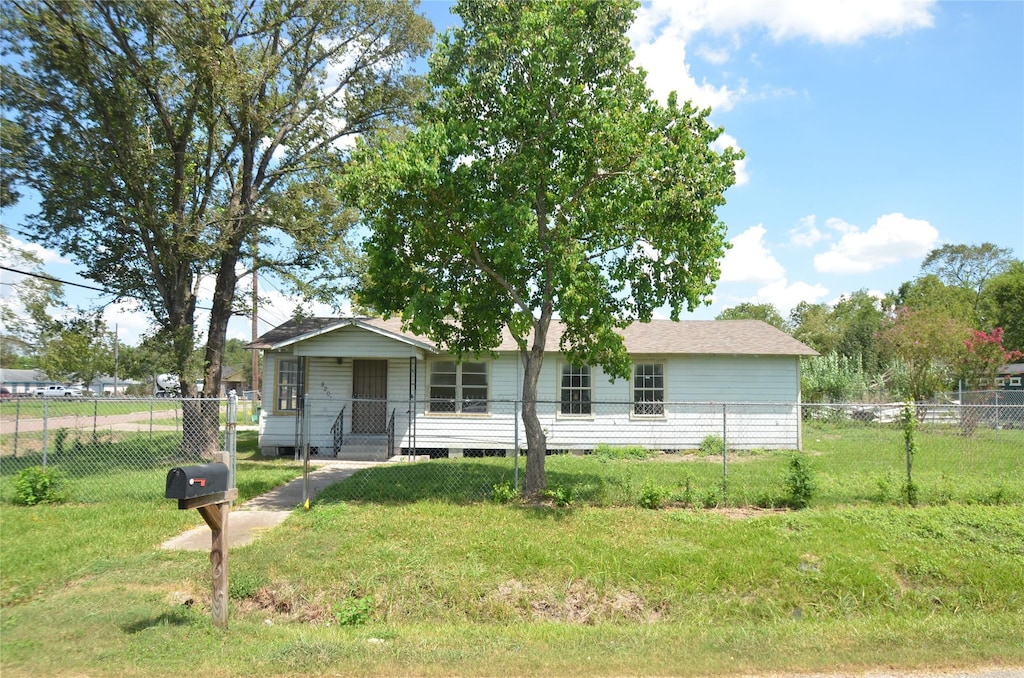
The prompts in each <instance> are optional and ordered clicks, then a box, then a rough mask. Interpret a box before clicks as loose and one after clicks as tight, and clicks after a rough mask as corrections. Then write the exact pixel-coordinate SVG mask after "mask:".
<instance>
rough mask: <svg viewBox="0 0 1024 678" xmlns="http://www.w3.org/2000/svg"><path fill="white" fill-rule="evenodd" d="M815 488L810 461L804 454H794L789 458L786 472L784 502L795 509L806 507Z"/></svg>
mask: <svg viewBox="0 0 1024 678" xmlns="http://www.w3.org/2000/svg"><path fill="white" fill-rule="evenodd" d="M815 489H816V487H815V482H814V472H813V470H812V469H811V465H810V462H808V461H807V457H806V456H805V455H803V454H800V453H796V454H794V455H793V456H792V457H790V458H789V471H788V473H787V474H786V504H787V505H788V506H789V507H790V508H795V509H802V508H807V507H808V506H810V504H811V498H812V497H813V496H814V491H815Z"/></svg>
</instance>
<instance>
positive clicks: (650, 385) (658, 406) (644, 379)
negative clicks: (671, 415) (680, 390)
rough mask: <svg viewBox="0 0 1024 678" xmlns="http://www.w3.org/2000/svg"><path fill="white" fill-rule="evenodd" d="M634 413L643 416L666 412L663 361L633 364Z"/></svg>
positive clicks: (656, 415) (658, 414)
mask: <svg viewBox="0 0 1024 678" xmlns="http://www.w3.org/2000/svg"><path fill="white" fill-rule="evenodd" d="M633 414H634V415H637V416H641V417H660V416H662V415H664V414H665V366H664V365H662V364H661V363H637V364H635V365H633Z"/></svg>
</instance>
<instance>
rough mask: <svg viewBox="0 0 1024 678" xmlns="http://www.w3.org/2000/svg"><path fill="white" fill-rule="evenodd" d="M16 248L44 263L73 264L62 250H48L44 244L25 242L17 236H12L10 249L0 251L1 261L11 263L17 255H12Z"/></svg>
mask: <svg viewBox="0 0 1024 678" xmlns="http://www.w3.org/2000/svg"><path fill="white" fill-rule="evenodd" d="M16 250H22V251H23V252H27V253H28V254H31V255H32V256H34V257H36V258H37V259H39V261H40V262H42V263H43V264H71V263H72V262H71V261H70V260H69V259H65V258H64V257H63V256H61V254H60V252H56V251H54V250H48V249H46V248H45V247H43V246H42V245H38V244H36V243H34V242H24V241H21V240H18V239H17V238H14V237H11V238H10V249H9V250H6V251H3V252H0V261H3V262H4V264H5V265H7V264H11V263H13V262H14V261H15V259H16V257H12V256H11V253H12V252H14V251H16Z"/></svg>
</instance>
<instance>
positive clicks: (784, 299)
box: [752, 278, 828, 316]
mask: <svg viewBox="0 0 1024 678" xmlns="http://www.w3.org/2000/svg"><path fill="white" fill-rule="evenodd" d="M826 294H828V289H827V288H826V287H824V286H822V285H817V284H815V285H811V284H810V283H805V282H803V281H797V282H794V283H792V284H790V283H789V282H788V281H787V280H786V279H785V278H781V279H779V280H776V281H774V282H771V283H769V284H767V285H765V286H764V287H761V288H760V289H758V290H757V295H756V296H755V297H754V298H753V300H752V301H754V302H755V303H759V304H773V305H774V306H775V308H777V309H778V310H779V313H781V314H782V315H783V316H787V315H789V312H790V311H792V310H793V309H794V308H795V307H796V305H797V304H799V303H800V302H801V301H808V302H811V303H817V301H818V300H819V299H821V298H822V297H824V296H825V295H826Z"/></svg>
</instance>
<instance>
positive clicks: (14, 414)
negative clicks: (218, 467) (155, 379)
mask: <svg viewBox="0 0 1024 678" xmlns="http://www.w3.org/2000/svg"><path fill="white" fill-rule="evenodd" d="M239 421H242V422H246V421H251V419H249V415H248V414H247V413H246V411H245V408H240V407H239V405H238V400H237V398H233V397H232V398H229V399H219V400H218V399H182V398H152V399H132V398H127V399H114V398H102V399H87V398H68V399H59V400H58V399H51V398H11V399H7V400H4V401H2V402H0V499H2V500H4V501H7V500H10V498H11V492H12V486H11V482H10V481H11V479H12V478H13V477H14V476H16V475H17V474H18V473H19V472H20V471H21V470H22V469H25V468H29V467H42V468H44V469H47V470H50V469H52V470H56V471H59V472H60V473H62V474H63V475H64V476H66V477H67V478H69V479H71V480H72V481H73V482H72V483H70V488H71V491H72V495H71V496H70V497H69V499H70V500H71V501H77V502H91V501H98V500H101V499H102V500H104V501H107V500H117V499H137V498H152V497H154V496H162V495H163V492H164V482H165V479H166V475H167V471H168V470H170V469H171V468H173V467H175V466H182V465H187V464H197V463H205V462H208V461H210V460H211V459H212V458H213V455H214V453H216V452H227V453H228V454H227V455H226V457H225V460H226V461H228V462H229V466H230V468H231V469H232V476H231V477H232V478H234V470H233V469H234V452H235V449H236V444H237V443H236V428H237V423H238V422H239Z"/></svg>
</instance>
